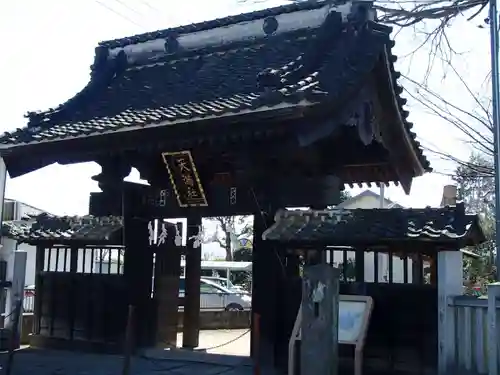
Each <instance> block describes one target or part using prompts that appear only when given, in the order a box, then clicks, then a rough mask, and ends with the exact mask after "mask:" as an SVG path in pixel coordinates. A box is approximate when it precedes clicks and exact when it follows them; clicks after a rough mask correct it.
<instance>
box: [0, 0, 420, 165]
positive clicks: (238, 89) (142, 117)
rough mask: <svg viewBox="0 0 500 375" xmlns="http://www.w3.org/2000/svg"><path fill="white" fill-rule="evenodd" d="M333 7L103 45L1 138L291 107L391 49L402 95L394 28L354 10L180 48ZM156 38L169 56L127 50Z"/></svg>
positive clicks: (358, 76)
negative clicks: (52, 104) (71, 79)
mask: <svg viewBox="0 0 500 375" xmlns="http://www.w3.org/2000/svg"><path fill="white" fill-rule="evenodd" d="M326 4H327V2H323V1H318V2H304V3H300V4H293V5H286V6H283V7H278V8H273V9H266V10H263V11H259V12H253V13H249V14H242V15H238V16H232V17H227V18H224V19H219V20H215V21H209V22H203V23H200V24H194V25H188V26H183V27H180V28H175V29H169V30H163V31H158V32H154V33H148V34H143V35H139V36H134V37H130V38H125V39H121V40H116V41H110V42H104V43H101V45H100V46H99V47H98V48H97V49H96V59H95V63H94V65H93V67H92V69H93V70H92V78H91V81H90V83H89V84H88V85H87V87H85V89H84V90H82V91H81V92H80V93H79V94H77V95H76V96H75V97H74V98H72V99H70V100H68V101H67V102H66V103H64V104H62V105H61V106H59V107H57V108H55V109H51V110H49V111H46V112H42V113H30V114H29V125H28V128H24V129H17V130H16V131H13V132H10V133H6V134H4V135H3V136H2V137H0V145H4V146H6V147H7V148H8V147H9V146H11V145H18V144H26V143H36V142H40V141H54V140H60V139H66V138H71V137H86V136H88V135H95V134H102V133H108V132H114V131H117V130H120V131H123V130H130V129H136V128H137V129H138V128H141V127H147V126H154V125H162V126H163V125H173V124H179V123H182V122H187V121H192V120H200V119H208V118H213V117H220V116H228V115H234V114H242V113H248V112H255V111H263V110H268V109H276V108H282V107H283V106H285V107H286V106H290V107H293V106H297V105H299V104H301V105H303V104H307V105H312V104H317V103H322V102H328V103H332V101H335V100H336V99H338V98H342V97H345V96H346V95H347V94H348V93H349V92H351V91H354V90H356V89H358V88H359V84H360V80H362V79H363V78H364V77H366V75H367V73H369V72H370V71H371V70H372V69H373V68H374V66H375V64H377V62H378V61H380V58H381V56H384V55H388V56H389V60H390V61H388V62H387V64H388V65H389V71H390V73H389V74H390V75H391V77H390V79H391V80H392V83H393V85H394V86H395V87H396V91H397V95H399V94H400V93H401V91H402V89H401V88H400V87H399V86H398V85H397V78H398V75H397V74H396V72H395V71H394V67H393V62H394V61H395V60H396V58H395V57H394V56H392V55H391V53H390V50H391V47H392V45H393V42H392V41H391V40H390V32H391V29H390V28H388V27H384V26H382V25H378V24H376V23H374V22H371V21H366V20H365V19H362V18H361V17H362V16H360V15H359V14H356V13H353V14H351V17H350V19H349V20H348V21H346V20H345V19H343V18H342V17H343V16H342V14H341V13H340V12H336V11H331V12H330V13H329V14H328V16H326V18H324V21H322V24H318V25H317V26H316V27H302V28H295V29H293V30H290V31H287V32H282V33H269V35H260V36H258V37H253V38H246V39H243V40H241V41H238V42H232V43H228V44H224V43H221V44H218V45H211V46H206V47H200V48H194V49H191V50H189V49H183V48H181V47H179V43H180V42H178V40H180V39H179V38H182V37H185V36H186V35H188V36H189V33H200V32H207V30H210V29H213V28H217V27H220V28H222V27H227V26H229V25H234V24H237V23H241V22H248V21H253V20H262V22H263V24H265V22H266V20H270V21H271V24H272V21H273V17H275V16H279V15H283V14H292V13H293V12H298V11H305V10H311V11H313V10H321V9H323V8H324V7H325V6H326ZM360 14H361V13H360ZM276 19H277V18H274V21H275V22H276ZM259 22H260V21H259ZM277 27H278V30H279V28H280V27H281V25H277ZM263 28H264V27H263ZM201 35H203V34H201ZM157 40H161V41H162V44H161V46H162V47H161V53H159V54H155V53H153V52H150V51H147V52H141V53H142V55H141V56H139V55H140V54H139V55H138V56H132V55H129V52H130V50H131V48H128V47H133V46H136V45H137V44H140V43H143V44H144V43H150V42H151V43H153V42H154V41H157ZM127 48H128V49H127ZM151 48H152V47H151ZM126 51H128V52H126ZM398 104H399V106H400V110H401V114H402V118H403V121H404V122H405V125H406V127H407V131H408V132H410V128H411V124H409V123H408V122H406V117H407V116H408V113H407V112H406V111H404V110H403V108H402V106H403V105H404V104H405V101H404V99H401V98H399V97H398ZM411 136H412V137H413V139H414V134H411ZM414 148H415V150H416V153H417V155H419V157H420V160H421V163H422V166H423V167H424V169H429V163H428V162H427V160H426V159H425V157H423V155H422V150H421V149H420V146H419V144H418V142H416V141H415V142H414Z"/></svg>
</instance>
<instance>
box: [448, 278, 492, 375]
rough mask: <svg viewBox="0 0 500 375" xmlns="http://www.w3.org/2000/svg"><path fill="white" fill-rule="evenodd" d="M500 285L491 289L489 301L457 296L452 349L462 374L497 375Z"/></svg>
mask: <svg viewBox="0 0 500 375" xmlns="http://www.w3.org/2000/svg"><path fill="white" fill-rule="evenodd" d="M498 288H500V285H496V284H495V285H493V286H490V287H489V288H488V289H489V290H488V297H487V298H478V297H471V296H455V297H452V298H451V299H450V301H449V306H450V307H452V308H453V310H454V313H453V320H454V322H453V323H454V335H455V337H453V338H449V339H448V340H447V343H446V345H450V346H451V351H452V352H453V353H454V354H455V355H454V367H455V368H456V369H457V370H458V371H460V372H461V373H470V374H491V375H497V374H498V369H499V368H500V363H499V358H500V355H499V349H500V345H499V344H500V332H499V331H500V325H499V324H498V322H499V317H500V300H499V299H498V296H499V294H498Z"/></svg>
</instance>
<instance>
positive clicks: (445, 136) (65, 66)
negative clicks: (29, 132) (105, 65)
mask: <svg viewBox="0 0 500 375" xmlns="http://www.w3.org/2000/svg"><path fill="white" fill-rule="evenodd" d="M284 3H285V1H276V0H275V1H258V2H257V3H254V4H250V3H248V4H246V5H241V4H238V2H237V1H236V0H234V1H229V0H217V1H216V2H213V1H212V2H208V1H206V0H191V1H189V2H170V1H169V2H166V1H161V0H72V1H63V0H44V1H37V0H16V1H10V2H4V3H3V4H2V12H1V13H0V33H1V35H3V36H4V38H3V40H2V50H3V53H2V59H0V82H1V85H0V113H1V122H0V131H2V132H3V131H7V130H12V129H15V128H18V127H22V126H24V125H25V123H26V120H25V118H24V117H23V116H24V114H25V113H26V112H27V111H33V110H45V109H48V108H49V107H55V106H57V105H59V104H60V103H62V102H63V101H65V100H67V99H68V98H70V97H72V96H73V95H74V94H75V93H76V92H78V91H80V90H81V89H82V88H83V87H84V86H85V85H86V83H87V82H88V80H89V72H90V70H89V67H90V65H91V64H92V61H93V57H94V49H95V47H96V46H97V44H98V42H99V41H102V40H107V39H114V38H120V37H124V36H129V35H133V34H137V33H141V32H145V31H154V30H158V29H164V28H168V27H172V26H176V25H180V24H187V23H192V22H198V21H203V20H207V19H211V18H215V17H222V16H226V15H229V14H236V13H241V12H245V11H249V10H254V9H256V8H265V7H268V6H275V5H280V4H284ZM173 4H175V7H173ZM449 37H450V39H451V40H452V42H453V43H455V44H454V45H455V46H456V47H457V49H458V52H460V55H459V56H456V57H455V59H454V64H455V66H456V68H457V70H458V71H459V72H460V74H461V75H462V77H463V78H464V79H465V80H466V81H467V82H469V83H470V84H471V87H472V90H473V91H474V92H478V93H482V94H485V93H486V94H488V89H489V87H488V85H487V83H488V82H486V83H485V77H486V76H487V72H488V71H489V61H490V60H489V54H488V38H489V36H488V32H487V30H485V29H479V28H478V27H476V25H475V24H474V23H465V22H464V21H456V22H455V24H454V26H453V27H452V28H450V31H449ZM396 41H397V46H396V54H397V55H399V56H400V59H399V60H398V63H397V68H398V69H399V70H400V71H402V72H403V73H404V74H407V75H409V76H410V77H412V78H413V79H415V80H421V79H422V78H423V77H424V74H425V70H426V67H427V59H428V57H429V52H428V50H425V49H421V50H420V51H419V52H417V53H415V54H412V55H411V56H408V57H404V56H405V55H407V54H408V53H409V52H410V51H412V50H414V49H415V48H416V46H417V45H418V44H419V42H420V41H421V40H419V38H416V37H415V36H414V35H413V34H412V30H411V29H408V30H406V31H404V32H402V33H400V34H399V35H398V36H397V39H396ZM401 56H403V57H401ZM428 82H429V84H430V86H431V87H432V88H433V89H434V90H436V91H440V92H444V93H445V94H446V97H447V98H448V99H451V100H453V101H454V102H455V103H457V104H459V105H460V106H461V107H462V108H469V109H471V110H474V103H472V101H471V100H470V99H468V98H467V96H466V95H464V90H463V88H462V87H461V86H460V84H459V83H458V80H457V79H456V78H454V77H452V76H451V75H450V74H449V71H447V70H446V69H443V67H442V64H440V63H439V62H437V63H435V64H434V65H433V69H432V71H431V74H430V77H429V79H428ZM409 110H410V111H411V116H410V120H412V121H413V122H414V123H415V128H414V129H415V131H416V133H417V135H418V136H419V139H420V140H421V141H422V143H424V144H426V145H427V146H429V147H433V148H438V149H439V150H442V151H447V152H452V153H453V154H454V155H456V156H459V157H462V158H466V157H467V155H468V153H469V152H470V149H469V147H468V146H466V145H465V144H464V142H463V138H462V136H461V134H459V133H457V131H456V130H455V129H453V127H451V126H449V125H448V124H447V123H446V122H443V121H440V120H439V119H437V118H436V117H434V116H430V115H428V114H426V113H425V111H423V110H422V108H420V107H419V106H418V105H416V104H415V103H411V101H410V106H409ZM428 156H429V158H430V160H431V162H432V164H433V166H434V168H435V169H437V170H438V171H440V172H444V173H449V172H451V171H452V169H453V165H451V164H450V163H448V162H444V161H442V160H440V159H439V158H436V157H435V156H434V155H428ZM99 170H100V168H99V167H98V166H97V165H96V164H93V163H87V164H79V165H72V166H59V165H54V166H50V167H47V168H44V169H42V170H39V171H36V172H33V173H30V174H28V175H26V176H22V177H19V178H16V179H12V180H9V181H8V183H7V196H8V197H9V198H14V199H18V200H21V201H23V202H26V203H29V204H31V205H33V206H36V207H40V208H42V209H45V210H47V211H49V212H53V213H55V214H70V215H74V214H85V213H87V212H88V197H89V192H90V191H97V190H98V188H97V185H96V184H95V183H94V182H93V181H92V180H91V179H90V177H91V176H92V175H95V174H97V173H99ZM137 178H138V174H137V173H134V174H133V175H132V176H130V179H131V180H136V179H137ZM449 181H450V179H449V177H447V176H443V175H439V174H429V175H426V176H424V177H421V178H419V179H417V180H416V181H415V182H414V185H413V188H412V193H411V194H410V195H409V196H406V195H405V194H404V193H403V191H402V189H401V188H399V187H390V188H389V189H387V190H386V194H387V196H388V197H389V198H390V199H392V200H394V201H398V202H400V203H401V204H403V205H405V206H415V207H423V206H427V205H437V204H439V202H440V199H441V193H442V186H443V185H444V184H446V183H448V182H449ZM359 191H360V189H355V190H354V191H353V193H357V192H359Z"/></svg>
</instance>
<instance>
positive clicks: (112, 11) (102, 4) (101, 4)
mask: <svg viewBox="0 0 500 375" xmlns="http://www.w3.org/2000/svg"><path fill="white" fill-rule="evenodd" d="M95 2H96V3H97V4H99V5H100V6H102V7H103V8H105V9H107V10H108V11H109V12H111V13H113V14H114V15H116V16H118V17H120V18H122V19H124V20H125V21H127V22H129V23H131V24H133V25H134V26H137V27H140V28H141V29H143V30H144V31H146V30H147V28H146V27H144V26H143V25H141V24H140V23H138V22H136V21H134V20H133V19H132V18H130V17H128V16H126V15H125V14H123V13H120V12H118V11H117V10H116V9H113V8H111V7H110V6H109V5H107V4H106V3H104V2H102V1H100V0H95Z"/></svg>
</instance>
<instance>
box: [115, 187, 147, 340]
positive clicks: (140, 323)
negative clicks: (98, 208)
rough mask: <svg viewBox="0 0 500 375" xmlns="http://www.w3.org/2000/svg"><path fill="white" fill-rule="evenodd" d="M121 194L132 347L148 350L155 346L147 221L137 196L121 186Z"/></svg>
mask: <svg viewBox="0 0 500 375" xmlns="http://www.w3.org/2000/svg"><path fill="white" fill-rule="evenodd" d="M121 194H122V196H123V202H124V207H123V220H124V226H123V241H124V245H125V253H124V260H123V277H124V278H125V283H126V286H127V289H128V295H129V300H128V303H129V305H133V306H134V307H135V314H134V326H135V332H134V333H135V336H134V338H135V344H136V345H137V347H149V346H153V345H154V344H155V332H154V329H155V320H154V311H155V309H154V308H153V301H152V299H151V292H152V279H153V248H152V247H151V246H150V245H149V230H148V223H149V221H150V220H151V217H150V216H149V215H148V213H147V211H143V212H140V211H139V210H137V207H138V205H139V202H137V200H138V199H140V197H139V196H138V195H135V194H131V193H130V194H128V193H127V190H126V189H125V187H124V186H122V190H121ZM122 313H125V314H126V312H122Z"/></svg>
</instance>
